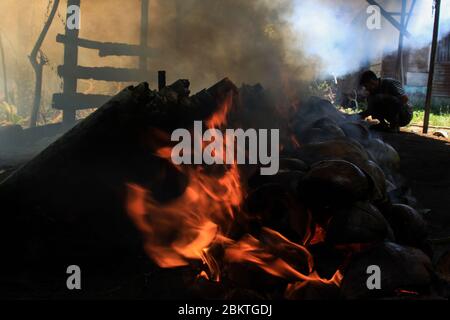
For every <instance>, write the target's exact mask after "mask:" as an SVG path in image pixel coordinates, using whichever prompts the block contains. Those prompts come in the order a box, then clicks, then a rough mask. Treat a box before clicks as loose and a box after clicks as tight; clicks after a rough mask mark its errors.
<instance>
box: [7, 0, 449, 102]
mask: <svg viewBox="0 0 450 320" xmlns="http://www.w3.org/2000/svg"><path fill="white" fill-rule="evenodd" d="M411 1H412V0H408V6H410V4H411ZM432 2H433V0H417V5H416V7H415V10H414V12H415V14H414V16H413V17H412V18H411V20H410V22H409V32H410V33H411V34H412V37H410V38H407V39H405V45H406V46H407V47H412V48H421V47H424V46H427V45H428V44H429V42H430V39H431V33H432V27H433V15H432ZM379 3H380V4H381V5H382V6H383V7H384V8H386V10H388V11H399V3H400V1H398V0H384V1H383V0H380V1H379ZM48 4H49V1H48V0H35V1H33V2H30V3H28V2H26V3H25V2H24V3H22V2H20V1H15V0H1V1H0V12H1V13H6V12H8V15H6V14H4V15H3V16H2V19H0V29H1V31H2V34H3V35H4V38H5V39H6V40H5V41H6V42H5V43H6V49H5V50H6V60H7V64H8V66H10V67H9V73H10V79H13V78H17V77H18V76H19V74H18V70H20V69H26V70H28V77H29V78H30V79H32V75H33V74H32V70H31V67H30V65H29V61H28V57H27V56H28V55H29V52H30V51H31V48H32V46H33V44H34V41H35V39H36V38H37V36H38V34H39V32H40V29H41V28H42V24H43V22H44V21H45V17H46V11H48V8H47V7H48ZM368 5H369V4H368V3H367V1H365V0H252V1H249V0H164V1H163V0H151V1H150V10H149V13H150V26H149V39H148V43H149V45H150V46H152V47H153V48H155V53H154V55H153V56H152V57H151V58H150V59H149V63H148V69H149V73H148V77H147V78H148V81H149V83H150V85H151V86H152V87H153V88H156V86H157V83H156V78H157V77H156V73H157V71H158V70H166V71H167V75H168V82H172V81H175V80H177V79H179V78H187V79H190V80H191V83H192V90H193V91H197V90H199V89H202V88H205V87H209V86H210V85H211V84H212V83H215V82H216V81H218V80H220V79H222V78H223V77H225V76H228V77H229V78H231V79H232V80H233V81H234V82H236V83H237V84H238V85H240V84H241V83H250V84H253V83H261V84H263V85H264V86H265V87H268V88H273V89H277V90H278V89H281V91H282V92H283V93H286V92H288V93H295V92H296V91H298V90H299V89H301V88H303V87H305V86H304V83H305V82H308V81H311V80H313V79H315V78H317V77H329V76H330V75H334V76H342V75H345V74H348V73H350V72H352V71H356V70H358V69H359V68H360V67H362V66H364V65H365V64H366V63H367V62H368V61H371V60H374V59H377V58H379V57H381V55H382V54H385V53H390V52H394V51H395V50H396V49H397V45H398V31H397V30H396V29H395V28H393V27H392V26H391V25H390V23H389V22H387V21H386V20H385V19H382V25H381V29H380V30H369V29H368V28H367V25H366V22H367V18H368V17H369V15H368V14H367V12H366V10H367V7H368ZM65 6H66V2H65V1H62V2H61V5H60V8H59V11H58V16H57V18H56V19H55V21H54V23H53V25H52V27H51V29H50V32H49V34H48V37H47V39H46V41H45V42H44V46H43V48H42V49H43V51H44V52H45V54H46V55H47V56H48V58H49V60H50V64H49V65H48V66H46V67H45V78H46V80H45V81H44V83H45V84H49V83H52V84H53V83H54V85H52V86H49V87H48V89H46V88H44V89H45V91H48V92H47V93H45V97H47V96H48V99H47V100H50V98H51V94H52V93H54V92H55V91H58V90H59V89H60V88H59V84H60V82H61V79H59V78H58V76H57V74H56V67H57V66H58V65H60V64H62V60H63V46H62V45H61V44H58V43H56V42H55V37H56V34H57V33H64V21H61V20H62V19H63V17H64V16H65V9H66V8H65ZM81 14H82V24H81V26H82V27H81V30H80V36H81V37H83V38H86V39H90V40H98V41H105V42H121V43H131V44H137V43H138V42H139V33H140V30H139V21H140V1H139V0H130V1H121V0H96V1H87V0H82V1H81ZM449 31H450V0H442V9H441V33H440V34H441V37H443V36H445V35H446V34H448V32H449ZM137 62H138V60H137V58H135V57H107V58H100V57H98V54H97V52H96V51H95V50H89V49H80V51H79V64H80V65H84V66H115V67H121V68H136V66H137ZM23 80H24V79H17V81H16V82H17V83H24V81H23ZM10 81H11V80H10ZM1 82H2V79H0V83H1ZM79 82H80V83H79V91H80V92H85V91H86V92H89V93H105V94H110V93H113V92H115V91H117V90H118V88H119V89H120V86H119V87H116V86H114V85H111V84H110V83H106V82H103V83H102V82H99V81H96V82H91V81H87V80H82V81H79ZM123 85H125V84H123ZM10 87H11V86H10ZM109 87H111V88H109ZM91 89H92V90H91ZM0 90H1V88H0ZM22 91H29V92H31V91H30V90H22ZM91 91H92V92H91ZM0 96H2V94H0ZM30 104H31V102H28V103H26V105H27V106H28V105H30ZM27 108H28V107H27Z"/></svg>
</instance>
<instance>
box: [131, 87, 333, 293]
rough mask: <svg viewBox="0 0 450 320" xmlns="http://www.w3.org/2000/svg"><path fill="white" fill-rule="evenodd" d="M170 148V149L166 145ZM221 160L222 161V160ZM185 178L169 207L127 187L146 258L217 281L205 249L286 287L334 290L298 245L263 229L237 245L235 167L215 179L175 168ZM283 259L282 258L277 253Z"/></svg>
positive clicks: (219, 120) (165, 153) (217, 117)
mask: <svg viewBox="0 0 450 320" xmlns="http://www.w3.org/2000/svg"><path fill="white" fill-rule="evenodd" d="M232 104H233V96H232V95H231V94H230V95H228V96H227V97H226V98H225V99H224V101H223V103H222V104H221V106H220V107H219V109H218V111H217V112H216V113H215V114H214V115H213V116H212V117H211V118H210V119H209V120H208V121H207V122H206V125H207V127H208V128H216V127H221V126H223V125H224V124H225V123H226V119H227V115H228V112H229V111H230V110H231V107H232ZM167 145H169V143H167ZM167 145H165V146H162V147H159V148H158V150H157V151H156V155H158V156H159V157H161V158H164V159H167V160H169V159H170V156H171V150H172V149H171V147H168V146H167ZM222 155H223V156H224V157H225V156H226V155H224V154H223V152H222ZM177 168H178V169H179V170H180V171H181V172H182V173H183V174H185V175H186V176H187V177H188V181H189V184H188V186H187V187H186V189H185V191H184V193H183V194H182V195H181V196H180V197H178V198H177V199H174V200H172V201H170V202H168V203H164V204H162V203H159V202H158V201H157V200H155V199H154V197H153V196H152V193H151V192H150V191H148V190H145V189H144V188H142V187H140V186H138V185H136V184H128V199H127V210H128V214H129V216H130V218H131V219H132V221H133V222H134V224H135V225H136V227H137V228H138V229H139V231H140V232H141V233H142V236H143V240H144V249H145V251H146V253H147V255H148V256H149V257H150V258H151V259H152V260H153V261H154V262H155V263H156V264H158V265H159V266H160V267H162V268H174V267H180V266H186V265H189V264H190V262H192V261H193V260H199V261H203V263H204V265H205V266H207V268H208V270H209V274H208V273H206V272H205V271H202V272H201V273H200V274H199V275H198V277H203V278H205V279H210V280H214V281H219V279H220V266H219V264H218V263H217V261H216V260H215V259H214V257H213V256H212V255H211V254H210V248H211V247H212V246H213V245H215V244H218V245H221V246H222V247H223V248H224V257H223V258H224V259H223V262H224V263H236V262H237V263H250V264H253V265H255V266H257V267H258V268H260V269H262V270H264V271H265V272H267V273H269V274H271V275H273V276H276V277H281V278H286V279H289V280H290V281H294V282H295V281H321V282H324V283H336V284H339V283H340V280H341V275H340V273H339V272H336V274H335V276H334V277H333V278H332V279H330V280H324V279H321V278H320V277H319V275H318V274H317V273H316V272H315V271H313V270H314V268H313V258H312V256H311V254H310V253H309V251H308V250H307V249H306V248H305V247H304V246H302V245H299V244H296V243H293V242H291V241H289V240H288V239H286V238H285V237H284V236H283V235H281V234H280V233H278V232H276V231H274V230H271V229H267V228H264V229H263V230H262V237H263V238H262V240H258V239H256V238H255V237H253V236H250V235H246V236H244V237H242V238H241V239H240V240H239V241H235V240H232V239H230V238H229V237H228V233H229V231H230V228H231V226H232V224H233V223H234V221H235V218H236V213H237V212H240V208H241V204H242V202H243V199H244V190H243V188H242V183H241V181H240V179H241V177H240V174H239V170H238V167H237V165H236V164H233V165H229V166H223V167H222V168H224V169H225V170H224V173H223V174H222V175H221V176H220V177H217V176H214V175H212V174H210V173H208V170H206V168H204V167H201V166H195V167H194V166H177ZM281 251H283V252H285V253H287V256H286V255H285V256H284V257H283V258H281V257H280V256H279V252H281ZM291 252H292V253H293V254H294V256H298V257H301V258H302V261H303V260H304V261H303V262H304V264H305V267H304V268H302V270H303V272H304V273H305V274H304V273H302V272H300V271H299V270H297V269H298V268H296V267H295V266H294V265H295V263H292V261H290V259H289V257H288V256H289V254H290V253H291Z"/></svg>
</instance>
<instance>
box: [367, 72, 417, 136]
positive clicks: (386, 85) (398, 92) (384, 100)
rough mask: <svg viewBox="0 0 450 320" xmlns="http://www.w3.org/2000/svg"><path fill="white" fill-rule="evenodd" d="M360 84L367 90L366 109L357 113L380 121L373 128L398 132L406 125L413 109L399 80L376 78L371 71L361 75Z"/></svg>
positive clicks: (410, 118)
mask: <svg viewBox="0 0 450 320" xmlns="http://www.w3.org/2000/svg"><path fill="white" fill-rule="evenodd" d="M360 85H361V86H363V87H364V88H365V89H366V90H367V91H368V92H369V96H368V98H367V106H368V107H367V110H365V111H363V112H361V113H360V114H359V115H360V116H361V117H362V118H363V119H365V118H367V117H368V116H372V118H373V119H377V120H378V121H380V123H379V124H377V125H376V126H374V127H373V129H377V130H384V131H394V132H398V131H399V130H400V127H404V126H407V125H408V124H409V123H410V122H411V120H412V117H413V110H412V107H411V105H410V104H409V103H408V100H409V99H408V96H407V95H406V93H405V90H404V89H403V87H402V85H401V84H400V82H399V81H397V80H395V79H389V78H378V77H377V75H376V74H375V73H374V72H372V71H370V70H369V71H365V72H364V73H363V74H362V75H361V79H360Z"/></svg>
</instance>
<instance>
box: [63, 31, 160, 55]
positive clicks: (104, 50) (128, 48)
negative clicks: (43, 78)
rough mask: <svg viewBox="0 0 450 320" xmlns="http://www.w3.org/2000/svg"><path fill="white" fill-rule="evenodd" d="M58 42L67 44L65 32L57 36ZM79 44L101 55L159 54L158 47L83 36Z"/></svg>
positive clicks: (77, 42)
mask: <svg viewBox="0 0 450 320" xmlns="http://www.w3.org/2000/svg"><path fill="white" fill-rule="evenodd" d="M56 42H58V43H63V44H66V43H67V42H68V39H67V37H66V36H65V35H63V34H58V35H57V36H56ZM75 43H76V44H77V46H79V47H81V48H86V49H93V50H98V55H99V56H100V57H107V56H147V57H153V56H155V55H156V54H157V52H156V49H154V48H151V47H142V46H139V45H133V44H125V43H115V42H100V41H94V40H88V39H83V38H78V39H76V42H75Z"/></svg>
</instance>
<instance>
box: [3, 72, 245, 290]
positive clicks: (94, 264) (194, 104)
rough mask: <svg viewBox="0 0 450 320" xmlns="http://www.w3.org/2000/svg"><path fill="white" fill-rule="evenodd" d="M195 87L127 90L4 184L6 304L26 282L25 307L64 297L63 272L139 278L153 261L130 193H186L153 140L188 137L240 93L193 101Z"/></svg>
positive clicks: (207, 93)
mask: <svg viewBox="0 0 450 320" xmlns="http://www.w3.org/2000/svg"><path fill="white" fill-rule="evenodd" d="M188 87H189V82H188V81H187V80H179V81H177V82H176V83H175V84H174V85H172V86H169V87H167V88H165V90H164V91H163V92H157V91H152V90H150V89H149V88H148V85H147V84H146V83H142V84H140V85H138V86H136V87H133V86H132V87H128V88H126V89H124V90H123V91H122V92H120V93H119V94H118V95H116V96H115V97H113V98H112V99H111V100H110V101H108V102H107V103H106V104H105V105H103V106H102V107H101V108H99V109H98V110H97V111H96V112H94V113H93V114H92V115H90V116H89V117H88V118H86V119H85V120H83V121H81V122H80V123H79V124H77V125H76V126H75V127H73V128H72V129H71V130H70V131H68V132H67V133H66V134H65V135H63V136H62V137H61V138H60V139H58V140H57V141H56V142H54V143H53V144H51V145H50V146H49V147H48V148H47V149H45V150H44V151H43V152H41V153H40V154H39V155H37V156H36V157H35V158H34V159H32V160H31V161H30V162H28V163H27V164H26V165H24V166H23V167H21V168H20V169H18V170H17V171H16V172H14V173H13V174H11V175H10V176H9V177H8V178H7V179H6V180H5V181H3V182H2V183H1V184H0V203H1V205H2V211H1V213H2V222H1V225H0V240H1V241H0V247H1V251H2V255H3V259H2V260H3V263H2V265H1V267H0V268H1V270H0V271H1V276H0V295H6V296H8V294H10V293H11V292H10V291H9V290H8V286H7V285H6V284H7V283H10V284H11V285H12V283H14V282H15V284H16V285H15V287H17V282H19V281H20V282H23V283H24V286H23V290H20V292H17V293H16V294H17V295H18V296H20V297H30V296H32V295H33V293H32V292H33V291H32V288H35V289H36V288H40V289H42V290H39V289H36V291H40V292H41V293H42V294H46V293H45V292H47V294H50V292H49V290H50V291H51V294H54V295H55V294H56V295H57V293H55V292H54V290H55V288H56V287H58V286H62V287H63V289H64V291H67V290H66V288H65V281H66V280H65V279H66V277H67V275H66V274H65V272H66V268H67V267H68V266H69V265H73V264H76V265H79V266H80V267H81V268H82V270H83V269H84V270H87V271H85V272H87V273H90V274H91V275H94V274H96V273H97V272H98V275H99V276H98V278H105V277H108V270H109V269H110V268H111V267H112V266H114V265H117V264H120V263H122V262H123V261H127V265H129V266H130V268H134V269H133V271H131V272H132V273H135V272H136V268H137V269H138V270H140V269H139V268H138V267H137V266H141V265H142V261H146V258H145V254H144V253H143V250H142V241H141V237H140V234H139V232H138V231H137V230H136V228H135V226H134V225H133V223H132V222H131V220H130V219H129V218H128V216H127V213H126V209H125V205H126V192H127V184H128V183H136V184H139V185H141V186H143V187H145V188H148V189H149V190H151V191H152V194H153V196H154V197H155V198H156V199H157V200H158V201H161V202H164V201H168V200H170V199H172V198H174V197H176V196H178V195H180V194H181V193H182V192H183V191H184V188H185V186H186V184H187V179H186V177H185V176H184V175H182V174H181V173H180V172H179V170H177V169H176V168H175V167H174V166H173V164H172V163H171V162H170V161H168V160H165V159H162V158H159V157H158V156H156V155H155V154H154V153H153V152H154V151H155V147H156V146H155V142H156V141H157V140H158V136H157V135H156V134H155V132H160V133H161V132H163V133H164V132H165V133H166V134H168V135H169V136H170V132H171V130H173V129H175V128H189V127H190V126H192V124H193V121H194V120H204V119H207V118H208V117H210V116H211V115H212V114H213V113H214V111H216V110H217V108H218V107H219V106H220V105H221V104H222V103H223V101H224V99H225V98H227V97H228V96H229V94H235V93H236V92H237V89H236V87H235V86H234V84H233V83H232V82H231V81H229V80H228V79H224V80H222V81H221V82H219V83H218V84H216V85H215V86H213V87H211V88H209V89H205V90H203V91H201V92H199V93H197V94H196V95H193V96H191V97H189V90H188ZM146 263H148V261H147V262H146ZM93 278H94V279H97V278H96V277H95V276H94V277H93ZM94 282H95V281H94ZM112 282H113V281H111V283H112ZM55 283H57V284H58V286H56V285H55ZM111 285H114V284H111ZM94 287H95V286H94V285H93V287H90V288H86V287H85V289H86V290H85V291H84V292H88V291H89V290H95V289H94ZM49 288H51V289H49ZM63 289H62V290H63ZM102 289H104V288H102Z"/></svg>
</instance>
